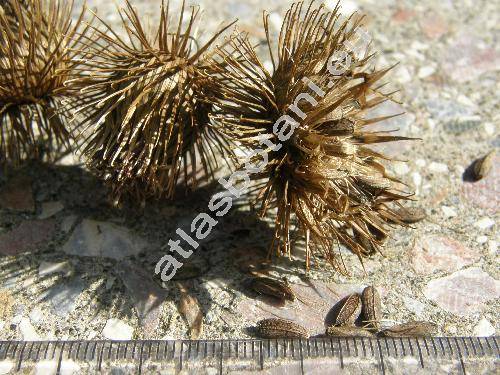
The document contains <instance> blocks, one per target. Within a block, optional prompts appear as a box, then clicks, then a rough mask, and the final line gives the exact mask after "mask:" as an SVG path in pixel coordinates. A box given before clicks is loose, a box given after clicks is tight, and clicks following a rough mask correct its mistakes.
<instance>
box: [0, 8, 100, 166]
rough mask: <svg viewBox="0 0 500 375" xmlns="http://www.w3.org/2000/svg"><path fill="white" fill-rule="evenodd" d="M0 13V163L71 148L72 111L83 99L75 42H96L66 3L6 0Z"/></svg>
mask: <svg viewBox="0 0 500 375" xmlns="http://www.w3.org/2000/svg"><path fill="white" fill-rule="evenodd" d="M0 5H1V8H0V9H1V10H2V11H0V72H1V73H0V165H1V164H12V165H14V166H17V165H19V164H20V163H21V162H23V161H26V160H30V159H47V160H51V161H53V160H55V159H56V158H57V157H58V156H60V155H61V154H62V153H63V152H64V151H66V150H68V149H70V148H72V147H74V145H75V142H76V141H75V139H74V138H73V136H72V130H73V128H74V127H75V126H76V125H77V123H71V118H72V111H71V110H72V109H73V108H74V107H75V106H76V105H81V104H82V103H84V101H83V98H82V96H81V95H80V93H79V92H78V90H76V89H75V87H74V86H73V84H72V83H71V82H72V80H74V79H77V78H80V77H82V76H83V75H84V73H83V72H82V64H81V60H80V59H81V58H84V57H88V56H89V52H83V51H78V50H77V48H76V46H77V45H78V44H79V43H80V41H82V40H85V41H86V42H87V43H94V42H95V41H96V40H97V37H96V36H95V34H93V33H92V32H91V30H90V29H89V27H88V26H87V23H86V22H87V21H85V20H84V18H85V17H84V14H85V9H82V10H81V12H80V15H79V17H78V19H77V20H76V21H75V20H73V19H72V11H73V9H72V4H71V2H66V1H64V2H62V1H57V0H52V1H45V0H29V1H20V0H9V1H6V2H2V4H0Z"/></svg>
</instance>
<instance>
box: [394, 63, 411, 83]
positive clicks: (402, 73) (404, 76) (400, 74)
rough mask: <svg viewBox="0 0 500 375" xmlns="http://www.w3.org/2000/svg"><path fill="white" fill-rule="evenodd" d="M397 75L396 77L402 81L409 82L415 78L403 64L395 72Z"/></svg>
mask: <svg viewBox="0 0 500 375" xmlns="http://www.w3.org/2000/svg"><path fill="white" fill-rule="evenodd" d="M395 75H396V79H397V80H398V81H399V82H400V83H408V82H411V80H412V79H413V77H412V75H411V74H410V72H409V71H408V69H406V68H405V67H404V66H401V68H399V69H398V70H397V71H396V72H395Z"/></svg>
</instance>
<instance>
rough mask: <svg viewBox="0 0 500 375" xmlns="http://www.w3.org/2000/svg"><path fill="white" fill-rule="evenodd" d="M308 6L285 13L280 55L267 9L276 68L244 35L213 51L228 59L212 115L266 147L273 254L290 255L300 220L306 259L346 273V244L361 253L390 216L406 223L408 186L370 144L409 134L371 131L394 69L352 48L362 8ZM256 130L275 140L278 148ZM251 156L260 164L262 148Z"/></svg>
mask: <svg viewBox="0 0 500 375" xmlns="http://www.w3.org/2000/svg"><path fill="white" fill-rule="evenodd" d="M304 8H305V7H304V4H303V3H301V2H300V3H296V4H294V5H292V6H291V8H290V9H289V10H288V12H287V13H286V16H285V18H284V21H283V26H282V28H281V33H280V36H279V40H278V43H277V44H278V48H277V49H278V51H277V56H276V54H275V53H273V52H272V51H273V48H272V46H273V45H275V43H274V42H273V41H271V38H270V30H269V25H268V20H267V16H264V28H265V32H266V35H267V44H268V48H269V51H270V59H271V61H272V64H273V67H274V69H273V71H272V72H268V71H267V70H266V69H265V68H264V64H263V63H262V61H261V60H260V59H259V57H258V55H257V53H256V52H255V50H254V48H253V46H252V45H251V43H250V42H249V41H248V39H247V38H246V37H245V36H239V37H238V38H237V39H235V40H232V41H231V42H230V44H229V45H227V46H225V47H223V48H219V49H218V51H217V54H216V56H215V58H214V60H215V61H224V62H225V65H220V66H219V68H220V71H219V74H220V75H221V77H223V78H224V79H223V82H224V84H223V85H220V92H219V94H218V97H219V100H218V102H217V108H218V111H217V113H216V114H215V115H214V118H215V119H216V121H217V122H218V124H219V126H220V127H221V129H222V130H221V131H224V133H225V134H226V135H227V136H228V137H229V138H230V139H232V140H233V141H234V142H236V143H237V144H239V145H241V147H242V148H245V149H249V150H250V151H255V152H257V151H258V150H259V149H264V150H265V152H266V153H267V159H268V163H267V164H266V165H265V166H263V167H262V169H261V170H260V171H259V172H258V173H255V174H253V175H252V176H251V177H252V178H253V179H255V180H257V181H258V186H259V187H258V189H257V202H259V204H260V213H261V215H262V216H265V215H274V223H275V235H274V239H273V241H272V244H271V247H270V251H271V253H272V254H286V255H288V256H290V255H291V252H292V249H291V240H290V238H291V235H292V234H293V233H294V232H295V230H294V226H295V225H296V228H297V231H298V232H299V233H300V234H302V236H303V237H304V238H305V242H306V267H309V265H310V260H311V257H314V256H315V255H317V254H318V252H320V253H322V255H323V256H324V257H325V258H326V259H327V260H328V261H329V263H330V264H331V265H333V267H334V268H335V269H336V270H337V271H339V272H341V273H347V270H346V269H345V266H344V264H343V261H342V256H341V254H340V245H344V246H347V247H348V248H349V249H350V250H351V251H352V252H353V253H355V254H356V255H357V256H358V257H359V258H360V259H361V257H362V256H366V255H369V254H372V253H373V252H374V250H377V249H380V247H381V246H382V243H383V240H384V239H385V238H386V237H387V231H388V223H389V221H390V220H392V222H398V223H399V224H402V221H400V220H399V221H398V220H397V217H398V215H397V213H396V211H395V209H394V207H393V206H398V205H399V204H400V203H399V202H400V201H404V200H406V199H408V198H409V195H410V194H409V193H407V192H404V191H400V190H398V189H397V186H398V181H397V180H395V179H394V178H393V177H391V176H389V175H388V173H387V172H386V170H385V167H384V165H383V164H382V162H383V161H385V160H387V159H388V158H386V157H385V156H384V155H381V154H379V153H378V152H376V151H374V150H373V149H371V148H370V147H369V145H371V144H376V143H381V142H389V141H397V140H402V139H406V138H403V137H397V136H392V135H387V134H386V133H377V132H370V131H369V128H370V126H371V125H372V124H373V123H375V122H378V121H381V120H384V118H380V119H375V120H374V119H370V120H368V119H366V116H365V115H366V112H367V111H368V110H370V109H372V108H374V107H376V106H377V105H379V104H380V103H382V102H384V101H386V100H391V96H390V94H386V93H383V92H382V91H381V90H380V86H379V82H380V80H381V79H382V77H383V76H384V75H385V74H386V73H387V71H388V70H389V69H384V70H376V69H374V68H373V67H372V66H371V65H372V64H371V62H372V55H368V54H367V51H366V50H365V51H362V53H354V52H352V51H349V50H347V49H346V45H352V44H353V43H354V42H355V40H356V35H355V34H356V30H357V29H358V27H361V26H362V22H363V17H360V16H356V15H353V16H351V17H350V18H348V19H344V20H342V19H341V16H340V14H339V13H338V8H336V9H335V10H333V11H327V10H326V9H325V7H324V6H323V5H320V6H316V5H315V4H314V2H311V3H310V5H309V6H308V7H307V8H306V10H305V11H304ZM346 51H347V52H346ZM347 60H350V63H349V64H345V65H346V66H345V68H344V69H342V70H341V69H339V68H340V65H339V64H338V63H340V62H344V61H347ZM332 65H333V67H334V68H335V69H332ZM259 136H260V137H261V139H270V140H272V142H273V144H275V145H276V146H272V147H271V148H272V150H271V149H270V147H269V145H267V146H266V145H265V144H264V143H263V142H262V141H261V140H259ZM278 147H279V149H277V148H278ZM254 159H255V160H253V159H252V161H253V162H254V164H259V161H261V159H262V156H258V155H257V156H255V157H254ZM393 203H395V205H394V204H393ZM273 209H276V210H273Z"/></svg>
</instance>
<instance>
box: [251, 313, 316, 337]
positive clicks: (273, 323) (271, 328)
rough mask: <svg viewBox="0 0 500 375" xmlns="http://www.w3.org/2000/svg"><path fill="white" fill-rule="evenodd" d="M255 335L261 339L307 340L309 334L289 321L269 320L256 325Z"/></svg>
mask: <svg viewBox="0 0 500 375" xmlns="http://www.w3.org/2000/svg"><path fill="white" fill-rule="evenodd" d="M256 333H257V335H259V337H263V338H269V339H277V338H288V339H293V338H308V337H309V332H308V331H307V329H305V328H304V327H302V326H300V325H298V324H297V323H294V322H292V321H290V320H286V319H280V318H269V319H264V320H261V321H259V322H258V323H257V329H256Z"/></svg>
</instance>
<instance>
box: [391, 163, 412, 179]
mask: <svg viewBox="0 0 500 375" xmlns="http://www.w3.org/2000/svg"><path fill="white" fill-rule="evenodd" d="M393 169H394V172H395V173H396V174H398V175H400V176H404V175H405V174H407V173H408V172H409V171H410V168H409V167H408V164H406V163H402V162H396V163H394V166H393Z"/></svg>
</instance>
